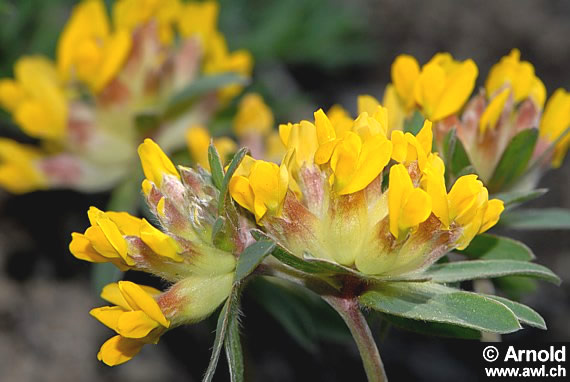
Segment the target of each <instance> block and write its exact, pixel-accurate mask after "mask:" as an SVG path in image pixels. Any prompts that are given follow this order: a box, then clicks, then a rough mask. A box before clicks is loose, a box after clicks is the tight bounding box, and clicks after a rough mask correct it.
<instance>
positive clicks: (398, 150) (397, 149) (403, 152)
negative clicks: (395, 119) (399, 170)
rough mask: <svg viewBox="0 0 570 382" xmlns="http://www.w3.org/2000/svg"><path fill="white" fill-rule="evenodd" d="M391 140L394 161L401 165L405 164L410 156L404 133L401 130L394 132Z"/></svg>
mask: <svg viewBox="0 0 570 382" xmlns="http://www.w3.org/2000/svg"><path fill="white" fill-rule="evenodd" d="M390 140H391V141H392V159H394V160H395V161H396V162H399V163H402V162H404V161H405V160H406V157H407V155H408V140H407V139H406V137H405V135H404V133H403V132H402V131H400V130H394V131H392V135H391V136H390Z"/></svg>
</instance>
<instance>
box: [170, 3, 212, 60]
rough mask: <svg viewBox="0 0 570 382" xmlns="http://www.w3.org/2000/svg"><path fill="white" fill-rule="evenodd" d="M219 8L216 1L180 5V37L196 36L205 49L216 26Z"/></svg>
mask: <svg viewBox="0 0 570 382" xmlns="http://www.w3.org/2000/svg"><path fill="white" fill-rule="evenodd" d="M219 13H220V6H219V4H218V3H217V2H216V1H203V2H187V3H185V4H183V5H182V9H181V10H180V14H179V17H178V29H179V30H180V34H181V35H182V37H191V36H197V37H198V38H199V40H200V42H201V43H202V45H203V46H205V47H206V49H209V47H208V45H209V44H210V43H211V39H213V38H215V37H214V35H215V33H216V30H217V26H218V14H219Z"/></svg>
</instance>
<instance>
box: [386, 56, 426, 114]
mask: <svg viewBox="0 0 570 382" xmlns="http://www.w3.org/2000/svg"><path fill="white" fill-rule="evenodd" d="M391 75H392V84H393V85H394V89H395V91H396V94H397V95H398V96H399V97H400V99H401V100H402V101H403V105H404V109H405V110H406V112H409V111H410V110H412V108H413V107H414V105H415V103H416V100H415V96H414V87H415V84H416V81H417V80H418V78H419V76H420V65H419V64H418V61H417V60H416V59H415V58H414V57H412V56H409V55H407V54H402V55H399V56H398V57H396V59H395V60H394V62H393V63H392V68H391Z"/></svg>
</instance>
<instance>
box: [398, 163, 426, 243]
mask: <svg viewBox="0 0 570 382" xmlns="http://www.w3.org/2000/svg"><path fill="white" fill-rule="evenodd" d="M389 182H390V185H389V188H388V206H389V211H390V212H389V214H390V232H391V233H392V235H394V237H395V238H396V239H397V238H399V237H400V235H401V233H406V232H407V231H408V230H409V229H410V228H414V227H416V226H417V225H418V224H420V223H422V222H424V221H425V220H426V219H427V218H428V217H429V215H430V213H431V198H430V197H429V195H428V194H427V193H426V192H425V191H424V190H422V189H421V188H415V187H414V185H413V184H412V180H411V178H410V175H409V174H408V170H406V167H404V165H402V164H397V165H394V166H392V168H391V169H390V180H389Z"/></svg>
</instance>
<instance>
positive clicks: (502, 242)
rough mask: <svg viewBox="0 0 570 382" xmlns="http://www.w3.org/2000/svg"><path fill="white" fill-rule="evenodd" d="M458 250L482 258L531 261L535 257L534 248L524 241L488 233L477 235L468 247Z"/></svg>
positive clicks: (473, 257) (475, 257) (469, 255)
mask: <svg viewBox="0 0 570 382" xmlns="http://www.w3.org/2000/svg"><path fill="white" fill-rule="evenodd" d="M457 252H459V253H461V254H463V255H466V256H468V257H469V258H472V259H480V260H519V261H530V260H533V259H534V258H535V256H534V254H533V253H532V250H531V249H530V248H529V247H527V246H526V245H525V244H524V243H521V242H520V241H517V240H513V239H510V238H508V237H502V236H496V235H491V234H488V233H484V234H481V235H477V236H475V238H474V239H473V240H472V241H471V243H470V244H469V246H468V247H467V248H465V249H464V250H462V251H457Z"/></svg>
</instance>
